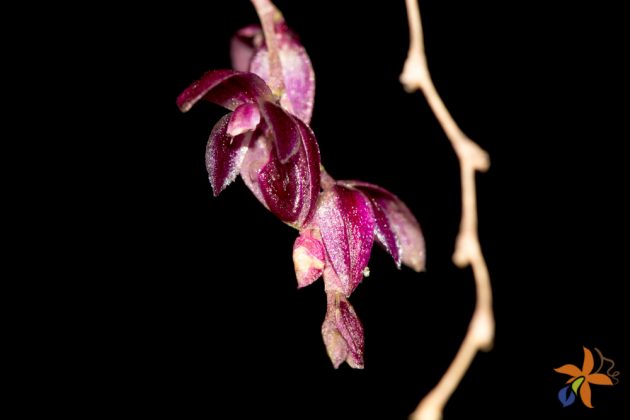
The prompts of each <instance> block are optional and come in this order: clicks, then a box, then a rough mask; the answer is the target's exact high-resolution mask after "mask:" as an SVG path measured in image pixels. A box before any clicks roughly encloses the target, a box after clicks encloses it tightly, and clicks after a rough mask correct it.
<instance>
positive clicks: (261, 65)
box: [249, 23, 315, 124]
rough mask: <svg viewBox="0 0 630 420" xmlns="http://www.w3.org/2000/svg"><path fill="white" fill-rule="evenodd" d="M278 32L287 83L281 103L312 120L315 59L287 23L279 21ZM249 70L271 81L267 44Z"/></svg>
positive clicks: (256, 55)
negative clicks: (313, 63) (313, 62)
mask: <svg viewBox="0 0 630 420" xmlns="http://www.w3.org/2000/svg"><path fill="white" fill-rule="evenodd" d="M276 34H277V35H278V48H279V55H280V63H281V64H282V75H283V80H284V87H285V91H284V92H283V93H282V96H281V97H280V103H281V104H282V106H284V107H285V108H287V109H290V110H291V111H292V112H293V114H294V115H296V116H297V117H298V118H299V119H301V120H302V121H304V122H306V123H307V124H308V123H309V122H310V121H311V115H312V113H313V101H314V99H315V72H314V71H313V66H312V64H311V60H310V58H309V57H308V54H307V53H306V50H305V49H304V47H302V45H301V44H300V42H299V40H298V38H297V36H296V35H295V34H294V33H293V32H292V31H291V30H290V29H288V28H287V26H286V25H285V24H284V23H280V24H277V25H276ZM249 70H250V71H251V72H253V73H256V74H257V75H259V76H260V77H262V78H263V79H264V80H265V81H266V82H269V80H270V77H269V53H268V51H267V48H266V47H265V46H263V47H262V48H260V49H258V51H257V52H256V53H255V55H254V57H253V58H252V60H251V67H250V69H249Z"/></svg>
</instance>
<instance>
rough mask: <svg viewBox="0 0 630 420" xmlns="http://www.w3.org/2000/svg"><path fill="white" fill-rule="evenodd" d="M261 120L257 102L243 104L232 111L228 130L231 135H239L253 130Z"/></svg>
mask: <svg viewBox="0 0 630 420" xmlns="http://www.w3.org/2000/svg"><path fill="white" fill-rule="evenodd" d="M259 122H260V111H259V110H258V105H257V104H250V103H247V104H243V105H241V106H239V107H238V108H236V109H235V110H234V112H233V113H232V117H231V118H230V122H229V124H228V128H227V132H228V134H229V135H230V136H233V137H235V136H238V135H239V134H243V133H245V132H247V131H253V130H254V129H255V128H256V127H257V126H258V123H259Z"/></svg>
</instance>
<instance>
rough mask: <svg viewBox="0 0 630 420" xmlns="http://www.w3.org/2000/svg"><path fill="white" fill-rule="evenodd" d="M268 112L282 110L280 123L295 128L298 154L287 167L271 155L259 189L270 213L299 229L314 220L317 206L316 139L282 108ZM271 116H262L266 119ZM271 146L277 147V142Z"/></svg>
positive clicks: (318, 170) (261, 172)
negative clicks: (289, 121)
mask: <svg viewBox="0 0 630 420" xmlns="http://www.w3.org/2000/svg"><path fill="white" fill-rule="evenodd" d="M269 109H273V111H272V112H271V113H273V112H276V111H278V110H280V111H281V113H280V114H278V115H284V116H283V117H281V118H280V119H284V118H288V119H290V120H291V121H292V123H293V124H294V128H295V134H296V140H295V141H296V145H297V152H296V153H294V154H293V155H292V156H291V157H290V158H289V159H288V160H287V161H286V163H283V162H282V161H281V160H280V158H279V156H278V154H277V153H273V152H272V153H271V154H270V156H269V161H268V163H267V164H266V165H265V166H264V167H262V168H261V170H260V172H259V176H258V186H259V187H260V191H261V193H262V197H263V198H264V200H265V203H266V205H267V207H268V208H269V210H271V212H272V213H274V214H275V215H276V216H277V217H278V218H280V220H282V221H283V222H286V223H289V224H291V225H293V226H295V227H297V228H298V229H300V228H301V227H303V226H305V225H306V224H308V222H309V221H310V220H311V219H312V217H313V215H314V212H315V208H316V204H317V197H318V195H319V178H320V167H319V163H320V158H319V147H318V146H317V140H316V139H315V135H314V134H313V132H312V131H311V130H310V128H309V127H308V126H307V125H306V124H304V123H303V122H302V121H299V120H297V119H296V118H294V117H292V116H290V115H289V114H286V113H284V111H282V109H281V108H280V107H277V106H275V105H274V106H273V107H268V108H267V110H269ZM269 114H270V113H269V112H267V113H266V112H263V115H267V116H268V115H269ZM269 120H272V118H269ZM283 124H284V122H283ZM276 140H277V139H276ZM291 141H293V140H291ZM272 144H273V145H274V147H277V145H278V141H274V142H272Z"/></svg>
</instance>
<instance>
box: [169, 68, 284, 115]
mask: <svg viewBox="0 0 630 420" xmlns="http://www.w3.org/2000/svg"><path fill="white" fill-rule="evenodd" d="M201 99H205V100H207V101H210V102H213V103H215V104H218V105H221V106H224V107H225V108H228V109H230V110H232V111H233V110H235V109H236V108H237V107H238V106H239V105H241V104H243V103H248V102H251V103H255V102H258V100H261V99H262V100H272V99H273V95H272V94H271V91H270V90H269V87H268V86H267V84H266V83H265V81H264V80H262V79H261V78H260V77H258V76H256V75H255V74H254V73H244V72H239V71H234V70H212V71H209V72H207V73H206V74H204V75H203V76H202V78H201V79H199V80H197V81H196V82H195V83H193V84H192V85H190V86H189V87H188V88H186V90H184V91H183V92H182V93H181V94H180V95H179V97H178V98H177V106H178V107H179V109H180V110H181V111H182V112H186V111H188V110H189V109H190V108H191V107H192V106H193V105H194V104H196V103H197V102H198V101H200V100H201Z"/></svg>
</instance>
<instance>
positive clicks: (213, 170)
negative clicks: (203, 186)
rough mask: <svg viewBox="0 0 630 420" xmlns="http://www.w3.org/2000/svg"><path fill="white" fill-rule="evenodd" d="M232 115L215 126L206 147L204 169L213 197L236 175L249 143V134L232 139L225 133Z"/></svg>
mask: <svg viewBox="0 0 630 420" xmlns="http://www.w3.org/2000/svg"><path fill="white" fill-rule="evenodd" d="M232 115H233V114H227V115H224V116H223V118H221V119H220V120H219V121H218V122H217V123H216V124H215V126H214V128H213V129H212V132H211V133H210V139H209V140H208V146H207V147H206V168H207V169H208V175H209V178H210V185H212V191H213V193H214V195H215V197H216V196H217V195H219V193H220V192H221V191H223V190H224V189H225V187H227V186H228V185H229V184H230V183H231V182H232V181H234V179H235V178H236V176H237V175H238V173H239V171H240V166H241V162H242V161H243V158H244V157H245V153H246V152H247V148H248V145H249V142H250V137H251V134H244V135H241V136H237V137H232V136H230V135H229V134H228V133H227V128H228V125H229V121H230V117H231V116H232Z"/></svg>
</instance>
